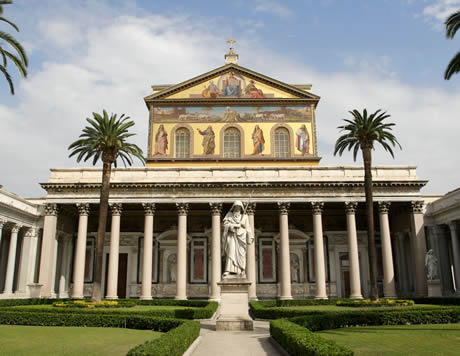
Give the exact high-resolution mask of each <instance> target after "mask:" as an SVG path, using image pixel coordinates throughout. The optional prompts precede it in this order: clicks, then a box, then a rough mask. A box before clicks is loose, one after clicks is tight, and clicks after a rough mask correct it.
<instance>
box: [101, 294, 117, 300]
mask: <svg viewBox="0 0 460 356" xmlns="http://www.w3.org/2000/svg"><path fill="white" fill-rule="evenodd" d="M104 299H110V300H115V299H118V295H106V296H105V298H104Z"/></svg>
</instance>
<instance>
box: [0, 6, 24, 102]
mask: <svg viewBox="0 0 460 356" xmlns="http://www.w3.org/2000/svg"><path fill="white" fill-rule="evenodd" d="M9 4H12V1H11V0H0V21H3V22H6V23H7V24H9V25H10V26H12V27H13V28H14V29H15V30H16V31H18V32H19V28H18V27H17V26H16V25H15V24H14V23H12V22H11V21H9V20H7V19H6V18H4V17H3V16H2V15H3V5H9ZM3 42H6V43H7V44H8V45H10V47H12V48H14V49H15V50H16V52H17V53H18V54H19V57H18V56H17V55H15V54H13V53H11V52H10V51H8V50H7V49H5V47H4V43H3ZM0 56H1V63H0V72H2V73H3V75H4V76H5V79H6V81H7V82H8V85H9V86H10V91H11V94H12V95H14V86H13V80H12V79H11V75H10V73H8V71H7V68H6V67H7V64H8V59H9V60H10V61H12V62H13V63H14V64H15V65H16V67H17V68H18V70H19V73H21V75H22V76H23V77H27V66H28V65H29V63H28V61H27V56H26V52H25V50H24V48H23V47H22V45H21V44H20V43H19V42H18V41H16V40H15V38H14V37H13V36H11V35H10V34H8V33H6V32H3V31H0Z"/></svg>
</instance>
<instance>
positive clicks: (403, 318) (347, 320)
mask: <svg viewBox="0 0 460 356" xmlns="http://www.w3.org/2000/svg"><path fill="white" fill-rule="evenodd" d="M289 320H290V321H292V322H294V323H296V324H298V325H301V326H303V327H305V328H307V329H309V330H310V331H320V330H329V329H337V328H343V327H351V326H370V325H410V324H445V323H458V322H460V308H446V309H440V308H438V309H412V310H378V311H377V310H366V311H359V312H357V311H348V312H323V313H321V314H320V315H318V314H316V315H306V316H301V317H295V318H290V319H289Z"/></svg>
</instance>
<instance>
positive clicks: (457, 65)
mask: <svg viewBox="0 0 460 356" xmlns="http://www.w3.org/2000/svg"><path fill="white" fill-rule="evenodd" d="M458 72H460V52H457V54H456V55H455V56H454V58H452V59H451V60H450V62H449V64H448V65H447V68H446V71H445V72H444V79H445V80H449V79H450V77H452V75H453V74H456V73H458Z"/></svg>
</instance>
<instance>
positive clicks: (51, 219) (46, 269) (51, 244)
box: [39, 204, 58, 298]
mask: <svg viewBox="0 0 460 356" xmlns="http://www.w3.org/2000/svg"><path fill="white" fill-rule="evenodd" d="M57 215H58V206H57V205H56V204H45V218H44V221H43V239H42V251H41V256H40V272H39V273H40V275H39V284H41V285H42V288H41V291H40V296H41V297H42V298H51V297H52V296H53V295H54V291H53V286H54V279H55V276H54V275H53V271H54V268H55V266H54V265H55V263H56V260H55V258H54V256H55V255H56V248H57V241H56V225H57Z"/></svg>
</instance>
